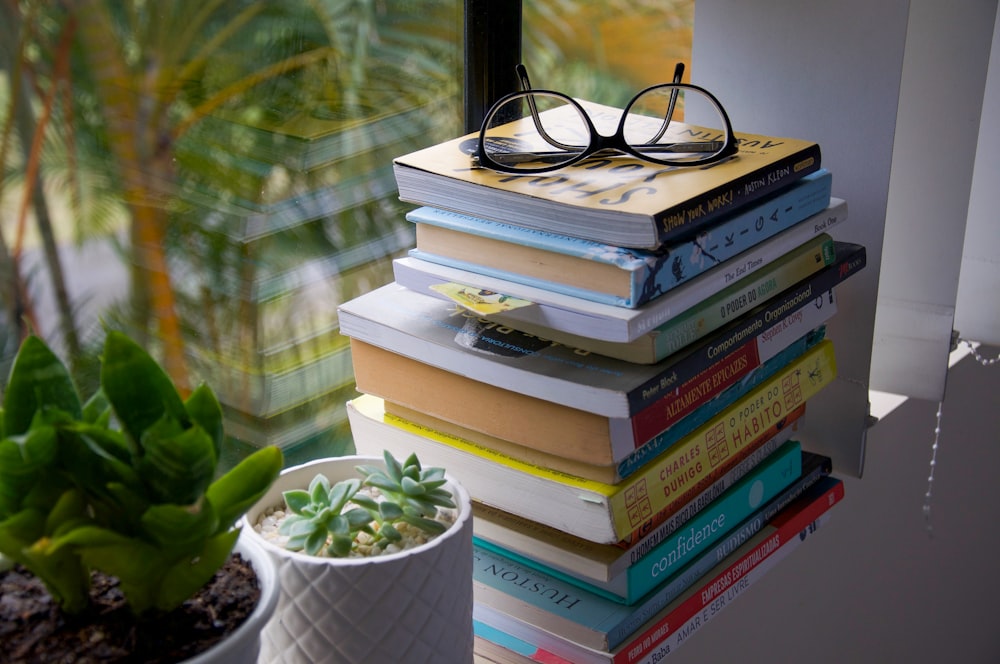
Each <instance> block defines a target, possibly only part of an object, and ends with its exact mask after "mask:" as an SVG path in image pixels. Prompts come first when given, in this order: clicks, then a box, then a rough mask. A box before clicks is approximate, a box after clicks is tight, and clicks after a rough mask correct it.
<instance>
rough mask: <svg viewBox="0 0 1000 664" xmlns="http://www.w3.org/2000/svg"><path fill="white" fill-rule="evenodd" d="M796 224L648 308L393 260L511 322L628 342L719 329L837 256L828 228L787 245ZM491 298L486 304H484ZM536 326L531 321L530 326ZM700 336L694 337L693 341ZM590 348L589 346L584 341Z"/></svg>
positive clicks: (398, 268) (403, 277) (406, 277)
mask: <svg viewBox="0 0 1000 664" xmlns="http://www.w3.org/2000/svg"><path fill="white" fill-rule="evenodd" d="M796 230H797V228H791V229H789V230H788V231H785V232H784V233H779V234H778V235H776V236H774V237H772V238H770V239H769V240H765V241H764V242H762V243H760V244H758V245H757V246H755V247H753V248H751V249H749V250H747V252H744V254H748V253H752V257H747V256H745V255H744V254H740V255H739V256H737V257H735V258H733V259H731V260H729V261H726V262H725V263H723V264H722V265H719V266H718V267H716V268H715V269H712V270H709V271H707V272H704V273H703V274H701V275H699V276H697V277H695V278H694V279H691V280H690V281H688V282H687V283H684V284H681V285H680V286H678V287H677V288H674V289H673V290H671V291H670V292H669V293H667V294H666V295H662V296H660V297H658V298H656V299H654V300H652V301H650V302H648V303H646V304H645V305H643V306H641V307H637V308H635V309H628V308H626V307H616V306H614V305H610V304H601V303H599V302H593V301H591V300H586V299H583V298H579V297H574V296H572V295H564V294H562V293H557V292H554V291H548V290H545V289H542V288H536V287H534V286H529V285H526V284H519V283H516V282H513V281H508V280H506V279H500V278H497V277H493V276H490V275H486V274H482V273H477V272H472V271H469V270H461V269H458V268H454V267H450V266H447V265H441V264H438V263H432V262H429V261H425V260H421V259H419V258H414V257H413V256H407V257H405V258H398V259H396V260H394V261H393V276H394V277H395V280H396V283H398V284H400V285H401V286H406V287H407V288H410V289H412V290H415V291H419V292H422V293H426V294H428V295H433V296H435V297H439V298H447V299H451V300H454V301H455V302H457V303H459V304H461V305H463V306H465V307H467V308H469V309H472V310H473V311H475V312H476V313H479V314H481V315H485V316H486V318H488V319H491V320H496V321H498V322H500V323H502V324H504V325H509V326H511V327H514V328H517V329H519V330H522V331H529V332H531V333H532V334H536V335H539V336H542V337H545V338H549V339H553V340H558V339H555V335H556V334H558V333H569V334H574V335H577V336H578V337H580V338H588V339H595V340H599V341H607V342H614V343H627V342H630V341H635V340H636V339H637V338H639V337H641V336H642V335H645V334H647V333H649V332H651V331H653V330H656V332H657V334H658V335H659V336H667V335H672V336H675V337H678V338H680V337H681V335H682V334H683V333H684V332H686V331H687V330H688V329H689V328H690V327H691V326H692V325H694V326H698V325H702V326H704V325H709V324H711V325H713V327H711V328H709V331H711V330H714V329H717V328H719V327H721V326H722V325H724V324H725V323H726V322H728V321H729V320H732V319H733V318H735V317H737V316H739V315H740V314H741V313H743V312H745V311H748V310H749V309H751V308H753V307H754V306H756V305H757V303H759V302H761V301H764V300H765V299H767V298H768V297H770V296H772V295H776V294H777V293H779V292H780V291H782V290H784V289H786V288H789V287H790V286H792V285H793V284H795V283H796V282H798V281H800V280H801V279H804V278H806V277H807V276H809V275H811V274H813V273H815V272H817V271H819V270H820V269H821V268H823V267H824V266H826V265H829V264H830V263H831V262H833V260H834V258H835V256H834V244H833V239H832V238H831V237H830V236H829V235H828V234H825V233H821V234H819V235H815V236H812V237H810V238H808V239H807V240H805V241H804V242H803V243H800V244H793V245H791V246H786V244H785V243H786V242H787V240H788V238H789V236H788V235H786V234H785V233H792V234H793V235H794V234H795V231H796ZM484 301H485V302H484ZM529 326H530V327H529ZM692 340H693V339H692ZM577 346H578V347H580V348H584V349H585V350H589V349H587V347H586V346H584V345H581V344H577Z"/></svg>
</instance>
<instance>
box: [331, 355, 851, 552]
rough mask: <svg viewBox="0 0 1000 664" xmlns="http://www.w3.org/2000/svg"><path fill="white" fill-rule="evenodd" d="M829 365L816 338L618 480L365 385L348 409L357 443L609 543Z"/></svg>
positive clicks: (768, 423)
mask: <svg viewBox="0 0 1000 664" xmlns="http://www.w3.org/2000/svg"><path fill="white" fill-rule="evenodd" d="M835 375H836V362H835V359H834V353H833V345H832V343H831V342H830V341H828V340H826V341H823V342H820V343H819V344H818V345H816V346H815V347H814V348H812V349H811V350H809V351H808V352H806V353H805V354H803V355H802V356H801V357H800V358H798V359H797V360H795V361H793V362H791V363H790V364H789V365H788V366H787V367H785V368H784V369H783V370H781V371H779V372H778V373H777V374H775V376H774V377H773V378H771V379H770V380H768V381H765V382H764V383H762V384H761V385H760V386H759V387H758V388H757V389H755V390H753V391H752V392H750V393H749V394H747V395H746V396H745V397H743V398H742V399H740V400H738V401H736V402H735V403H733V404H732V405H731V406H729V407H728V408H726V409H724V410H723V411H722V412H720V413H719V414H718V415H717V416H716V417H714V418H712V419H711V420H709V421H708V422H707V423H706V424H705V425H703V426H701V427H700V428H698V429H696V430H695V431H694V432H693V433H692V434H690V435H689V436H687V437H685V438H683V439H682V440H680V441H679V442H677V443H675V444H674V445H672V446H671V447H670V448H668V449H667V450H666V451H664V452H663V453H661V454H660V455H658V456H656V457H654V458H653V459H651V460H650V461H649V462H648V463H647V464H646V465H645V466H643V467H642V468H641V469H640V470H639V471H638V472H636V473H635V474H634V475H632V476H631V477H629V478H628V479H626V481H624V482H622V483H621V484H616V485H609V484H603V483H600V482H594V481H591V480H585V479H583V478H579V477H574V476H572V475H568V474H565V473H560V472H557V471H554V470H551V469H548V468H543V467H540V466H536V465H533V464H530V463H526V462H524V461H520V460H518V459H514V458H512V457H510V456H508V455H506V454H503V453H502V452H499V451H497V450H493V449H490V448H488V447H485V446H482V445H479V444H476V443H473V442H471V441H467V440H463V439H461V438H458V437H455V436H451V435H449V434H446V433H443V432H439V431H435V430H433V429H429V428H427V427H423V426H420V425H418V424H414V423H412V422H408V421H406V420H403V419H402V418H398V417H395V416H392V415H388V414H386V412H385V408H384V403H383V401H382V400H381V399H378V398H376V397H373V396H371V395H362V396H361V397H358V398H356V399H354V400H352V401H351V402H349V403H348V408H347V410H348V417H349V419H350V423H351V430H352V433H353V435H354V442H355V447H356V448H357V450H358V452H359V453H361V454H372V453H374V454H380V453H381V451H382V450H383V449H389V450H390V451H392V452H393V453H401V452H403V451H405V452H406V454H409V453H410V452H416V453H417V454H418V456H420V458H421V460H422V461H423V462H424V463H425V464H429V465H434V466H443V467H445V468H447V469H448V470H449V471H450V472H452V474H454V475H455V476H456V477H457V478H458V480H459V481H460V482H462V483H463V484H464V485H466V488H467V489H468V490H469V493H470V494H471V495H472V497H473V498H474V499H476V500H479V501H480V502H482V503H485V504H487V505H493V506H495V507H497V508H499V509H502V510H505V511H508V512H511V513H513V514H517V515H520V516H523V517H525V518H528V519H533V520H535V521H538V522H540V523H543V524H545V525H548V526H551V527H553V528H556V529H558V530H562V531H564V532H568V533H570V534H573V535H576V536H578V537H581V538H583V539H585V540H589V541H592V542H600V543H607V544H611V543H615V542H619V541H621V540H626V539H629V538H630V537H632V536H633V535H634V533H635V531H636V530H637V529H639V528H642V527H644V526H647V525H648V521H649V519H650V518H652V517H653V516H654V515H656V514H658V513H660V512H662V511H664V510H666V509H667V508H669V507H670V506H671V505H672V504H673V502H674V501H675V500H677V499H678V498H680V497H683V496H684V493H685V492H684V489H685V488H686V487H688V486H690V485H693V484H696V483H698V482H699V481H701V480H702V479H704V478H705V477H706V476H708V475H709V474H710V473H711V472H712V471H713V470H714V469H715V467H716V466H718V465H720V464H722V463H724V462H725V461H726V459H727V458H729V457H730V456H732V455H736V454H738V453H739V452H740V451H741V450H743V449H744V448H746V447H749V446H755V445H759V444H761V443H762V442H763V441H765V440H767V439H768V438H770V437H771V436H772V435H773V433H772V432H773V430H774V427H775V425H776V424H777V423H778V422H781V421H783V420H784V418H785V417H786V416H787V415H788V414H789V413H791V412H793V411H794V410H795V409H797V408H798V407H799V406H801V405H802V404H803V403H805V401H806V400H807V399H809V398H811V397H812V396H814V395H815V394H816V393H817V392H819V391H820V390H821V389H822V388H823V387H824V386H825V385H827V384H828V383H830V382H831V381H832V380H833V378H834V377H835Z"/></svg>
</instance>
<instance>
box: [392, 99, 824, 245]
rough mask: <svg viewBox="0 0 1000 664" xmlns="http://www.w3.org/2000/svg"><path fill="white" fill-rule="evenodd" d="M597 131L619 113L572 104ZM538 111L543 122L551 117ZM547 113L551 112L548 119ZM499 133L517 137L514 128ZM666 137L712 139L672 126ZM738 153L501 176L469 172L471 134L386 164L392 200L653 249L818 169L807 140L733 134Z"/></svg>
mask: <svg viewBox="0 0 1000 664" xmlns="http://www.w3.org/2000/svg"><path fill="white" fill-rule="evenodd" d="M580 103H581V105H583V106H584V108H585V109H586V111H587V113H588V114H589V115H590V117H591V119H592V120H593V121H594V123H595V125H596V126H597V128H598V130H599V131H601V132H602V133H605V132H607V131H609V130H608V127H611V128H613V127H614V126H615V125H617V123H618V120H619V119H620V118H621V113H622V111H621V109H617V108H614V107H610V106H603V105H600V104H594V103H592V102H585V101H581V102H580ZM565 110H566V109H565V107H564V108H556V109H552V110H551V111H545V113H544V114H546V124H547V125H550V123H555V122H559V121H560V116H556V115H555V114H558V113H563V112H565ZM548 114H552V115H548ZM530 122H531V119H530V117H529V118H525V119H521V120H516V121H514V122H511V123H509V124H507V125H504V126H503V127H502V128H503V129H504V130H505V132H504V133H506V134H507V135H508V136H509V137H510V139H511V140H512V141H516V140H517V136H518V134H519V133H520V129H521V125H522V123H530ZM668 132H669V133H670V134H673V135H674V137H675V140H678V141H679V140H682V139H684V138H690V137H691V136H704V135H705V134H706V132H707V133H709V134H714V133H717V132H716V130H715V129H712V128H705V127H700V126H697V125H691V124H686V123H683V122H672V123H671V124H670V128H669V129H668ZM735 136H736V138H737V140H738V143H739V152H738V153H737V154H736V155H735V156H734V157H732V158H730V159H727V160H724V161H722V162H719V163H716V164H711V165H707V166H701V167H674V166H662V165H658V164H653V163H649V162H644V161H642V160H639V159H636V158H632V157H629V156H625V155H621V156H614V157H594V158H589V159H585V160H584V161H582V162H580V163H578V164H575V165H572V166H569V167H567V168H563V169H560V170H558V171H554V172H550V173H541V174H538V173H534V174H533V173H527V174H523V175H522V174H510V173H499V172H495V171H492V170H490V169H488V168H479V167H474V166H473V164H472V159H471V157H472V155H473V154H475V152H476V148H477V145H478V140H479V132H475V133H471V134H468V135H466V136H462V137H460V138H456V139H453V140H450V141H446V142H444V143H439V144H437V145H433V146H431V147H428V148H424V149H422V150H418V151H416V152H412V153H410V154H407V155H404V156H401V157H397V158H396V159H395V160H394V162H393V170H394V173H395V176H396V184H397V186H398V188H399V197H400V199H401V200H403V201H406V202H409V203H417V204H419V205H429V206H433V207H438V208H442V209H446V210H452V211H454V212H459V213H462V214H468V215H472V216H477V217H483V218H485V219H491V220H493V221H497V222H501V223H507V224H512V225H518V226H523V227H526V228H533V229H537V230H541V231H547V232H551V233H558V234H562V235H568V236H571V237H578V238H582V239H586V240H592V241H595V242H603V243H606V244H611V245H615V246H620V247H630V248H637V249H657V248H659V247H660V246H662V245H663V244H665V243H667V242H673V241H679V240H683V239H686V238H688V237H691V236H693V235H694V234H696V233H698V232H699V231H700V230H702V229H703V228H705V227H707V226H708V225H710V224H712V223H714V222H716V221H717V220H719V219H721V218H722V217H724V216H725V215H727V214H729V213H731V212H732V211H734V210H736V209H738V208H740V207H742V206H744V205H746V204H748V203H750V202H752V201H755V200H758V199H760V198H762V197H764V196H766V195H768V194H771V193H774V192H776V191H778V190H780V189H782V188H784V187H787V186H788V185H790V184H792V183H793V182H796V181H798V180H800V179H801V178H803V177H805V176H806V175H808V174H810V173H813V172H815V171H817V170H819V169H820V167H821V157H820V147H819V145H818V144H817V143H815V142H813V141H809V140H802V139H795V138H781V137H775V136H765V135H758V134H748V133H741V132H739V131H736V132H735Z"/></svg>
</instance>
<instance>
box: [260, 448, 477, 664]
mask: <svg viewBox="0 0 1000 664" xmlns="http://www.w3.org/2000/svg"><path fill="white" fill-rule="evenodd" d="M359 463H366V464H378V465H382V464H383V462H382V459H380V458H376V457H357V456H353V457H337V458H331V459H320V460H317V461H313V462H309V463H307V464H303V465H301V466H296V467H294V468H289V469H288V470H286V471H285V472H283V473H282V474H281V476H280V477H279V478H278V480H277V481H276V482H275V483H274V484H273V485H272V487H271V489H270V491H269V492H268V493H267V494H266V495H265V496H264V497H263V498H262V499H261V500H260V502H258V503H257V504H256V505H254V507H253V508H251V509H250V510H249V511H248V512H247V516H246V523H245V526H244V532H245V533H247V534H248V535H252V537H253V539H254V540H255V541H257V542H259V543H260V544H261V546H262V547H263V548H264V549H265V550H266V551H267V552H268V553H269V554H270V555H271V557H272V558H273V559H274V561H275V563H276V565H277V568H278V578H279V585H280V599H279V601H278V610H277V611H276V612H275V614H274V616H273V617H272V619H271V621H270V622H269V623H268V624H267V626H266V628H265V629H264V631H263V634H262V643H261V661H262V662H268V663H288V664H291V663H293V662H294V663H296V664H301V663H302V662H310V663H316V664H320V663H328V664H334V663H340V662H344V663H347V662H349V663H351V664H356V663H358V662H394V663H396V662H399V663H403V664H422V663H425V662H426V663H427V664H431V663H434V664H441V663H444V662H447V663H448V664H465V663H471V662H472V661H473V656H472V651H473V630H472V508H471V503H470V501H469V495H468V492H467V491H466V490H465V489H464V488H463V487H462V486H461V485H459V484H458V483H457V482H456V481H455V480H454V478H452V477H450V476H449V477H448V489H449V490H450V491H451V492H452V493H453V494H454V496H455V502H456V503H457V504H458V507H459V513H458V516H457V519H456V522H455V524H454V525H453V526H452V527H451V528H450V529H449V530H448V531H447V532H446V533H444V534H443V535H440V536H439V537H437V538H435V539H433V540H431V541H430V542H428V543H427V544H424V545H422V546H420V547H417V548H414V549H410V550H407V551H402V552H400V553H394V554H388V555H384V556H378V557H374V558H317V557H313V556H309V555H306V554H304V553H297V552H292V551H287V550H285V549H284V548H282V547H280V546H277V545H275V544H273V543H271V542H269V541H267V540H265V539H264V538H262V537H260V536H259V535H258V534H257V533H255V532H253V524H255V523H256V522H257V520H258V517H259V516H260V514H261V513H262V512H263V511H264V510H266V509H267V508H268V507H271V506H273V505H279V504H281V502H282V498H281V493H282V492H283V491H286V490H288V489H292V488H305V487H306V486H308V484H309V482H310V480H312V478H313V477H314V476H315V475H316V474H317V473H322V474H324V475H326V476H327V478H329V480H330V482H331V483H335V482H337V481H339V480H341V479H346V478H348V477H356V476H357V474H356V472H355V470H354V466H356V465H358V464H359Z"/></svg>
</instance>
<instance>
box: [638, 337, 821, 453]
mask: <svg viewBox="0 0 1000 664" xmlns="http://www.w3.org/2000/svg"><path fill="white" fill-rule="evenodd" d="M824 335H825V328H824V327H820V328H819V329H817V330H814V331H808V332H807V333H806V334H803V335H802V336H801V337H799V338H798V339H796V340H794V341H793V342H792V343H791V344H789V345H788V346H786V347H785V348H783V349H782V350H781V351H780V352H778V354H777V355H775V356H774V357H771V358H769V359H767V360H766V361H764V362H763V363H761V362H759V361H756V360H757V353H756V352H755V351H756V345H755V344H747V345H746V346H743V347H741V348H740V349H739V350H738V351H737V352H736V353H730V354H729V355H727V356H726V357H725V358H723V360H721V361H720V362H719V364H717V365H713V366H712V368H711V370H710V371H706V372H705V373H703V374H700V375H698V376H696V377H695V378H693V379H691V380H690V381H688V382H687V383H685V384H684V385H682V386H681V387H679V388H678V389H677V390H676V391H675V392H674V393H673V394H672V395H670V396H671V397H673V398H667V399H664V400H662V402H661V403H659V404H654V405H653V406H651V407H649V408H646V409H644V410H642V411H640V412H639V413H636V415H635V416H633V417H632V418H631V423H632V432H633V439H634V440H635V441H636V448H639V447H641V446H642V445H643V444H645V442H646V441H648V440H651V439H652V438H654V437H655V436H658V435H660V434H663V435H664V436H668V437H667V438H665V439H664V440H663V442H664V444H668V443H669V441H670V440H671V438H672V439H673V440H679V439H680V438H682V437H683V436H686V435H687V434H689V433H691V432H692V431H694V430H695V429H696V428H697V427H699V426H701V425H702V424H704V423H705V422H706V421H707V420H709V419H710V418H711V417H712V416H713V415H714V414H715V413H716V412H718V411H719V410H722V409H723V408H725V407H726V406H728V405H729V404H731V403H732V402H734V401H736V400H737V399H739V398H740V397H742V396H743V395H744V394H746V393H747V392H749V391H750V390H752V389H753V388H754V387H756V386H757V385H758V384H760V383H761V382H762V381H764V380H766V379H768V378H770V377H771V376H772V375H774V374H775V373H776V372H777V371H778V370H780V369H781V368H782V367H783V366H785V365H786V364H788V363H789V362H791V361H792V360H794V359H795V358H796V357H799V356H800V355H802V353H804V352H806V351H807V350H809V349H810V348H812V347H813V346H815V345H816V344H818V343H819V342H820V341H822V340H823V337H824Z"/></svg>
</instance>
